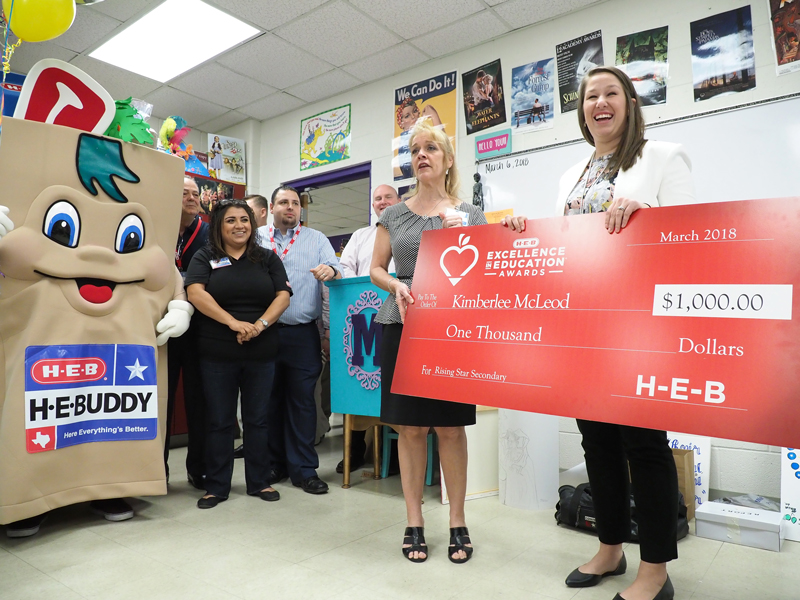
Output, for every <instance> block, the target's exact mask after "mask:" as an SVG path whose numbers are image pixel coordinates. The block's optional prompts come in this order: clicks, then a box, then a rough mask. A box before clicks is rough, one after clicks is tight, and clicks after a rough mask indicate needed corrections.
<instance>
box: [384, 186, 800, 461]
mask: <svg viewBox="0 0 800 600" xmlns="http://www.w3.org/2000/svg"><path fill="white" fill-rule="evenodd" d="M603 220H604V215H602V214H598V215H585V216H573V217H559V218H552V219H540V220H535V221H529V222H528V229H527V231H525V232H524V233H523V234H522V235H520V234H516V233H513V232H511V231H509V230H508V229H506V228H504V227H502V226H500V225H488V226H482V227H468V228H454V229H445V230H439V231H430V232H426V233H425V234H424V235H423V237H422V244H421V246H420V253H419V258H418V260H417V265H418V266H417V270H416V273H415V276H414V285H413V289H412V294H413V296H414V299H415V304H413V305H412V306H411V307H410V309H409V311H408V315H407V317H406V322H405V327H404V329H403V338H402V343H401V345H400V354H399V356H398V360H397V368H396V371H395V377H394V384H393V386H392V391H393V392H396V393H401V394H412V395H419V396H426V397H430V398H437V399H441V400H453V401H456V402H469V403H474V404H482V405H488V406H496V407H500V408H512V409H516V410H524V411H531V412H539V413H546V414H553V415H561V416H567V417H578V418H582V419H590V420H595V421H604V422H611V423H619V424H623V425H635V426H640V427H651V428H657V429H668V430H671V431H685V432H689V433H697V434H702V435H709V436H715V437H721V438H730V439H737V440H744V441H750V442H757V443H762V444H771V445H775V446H788V447H795V448H796V447H798V446H800V408H798V404H799V403H800V311H798V299H797V298H796V297H795V295H794V290H795V288H796V287H798V286H800V235H799V234H798V232H800V198H789V199H786V198H784V199H774V200H750V201H744V202H726V203H718V204H698V205H693V206H678V207H669V208H658V209H655V210H640V211H638V212H637V213H636V214H634V216H633V218H632V219H631V222H630V224H629V225H628V227H627V228H626V229H624V230H623V231H622V232H621V233H619V234H614V235H610V234H609V233H607V232H606V230H605V229H604V227H603ZM420 265H424V267H420ZM798 289H800V287H798Z"/></svg>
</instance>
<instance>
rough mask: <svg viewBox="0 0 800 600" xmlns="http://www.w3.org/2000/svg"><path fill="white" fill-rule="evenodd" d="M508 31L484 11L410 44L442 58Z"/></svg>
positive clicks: (492, 15) (489, 12)
mask: <svg viewBox="0 0 800 600" xmlns="http://www.w3.org/2000/svg"><path fill="white" fill-rule="evenodd" d="M508 31H509V29H508V27H506V26H505V25H504V24H503V23H502V22H501V21H500V19H498V18H497V17H496V16H495V15H494V14H493V13H492V12H491V11H488V10H485V11H483V12H479V13H478V14H476V15H473V16H471V17H467V18H466V19H464V20H463V21H459V22H458V23H454V24H453V25H449V26H448V27H445V28H444V29H440V30H438V31H434V32H433V33H429V34H427V35H423V36H421V37H418V38H416V39H414V40H411V43H412V44H414V45H415V46H417V47H419V48H420V49H421V50H422V51H423V52H427V53H428V54H430V55H431V56H444V55H445V54H452V53H454V52H457V51H458V50H463V49H464V48H469V47H472V46H477V45H478V44H480V43H481V42H485V41H486V40H490V39H492V38H494V37H497V36H499V35H502V34H504V33H507V32H508Z"/></svg>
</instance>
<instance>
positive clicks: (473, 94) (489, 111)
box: [461, 58, 506, 135]
mask: <svg viewBox="0 0 800 600" xmlns="http://www.w3.org/2000/svg"><path fill="white" fill-rule="evenodd" d="M461 89H462V91H463V93H464V120H465V121H466V125H467V135H469V134H470V133H476V132H478V131H483V130H484V129H488V128H489V127H494V126H495V125H500V124H501V123H505V122H506V102H505V94H504V93H503V71H502V69H501V67H500V59H499V58H498V59H497V60H495V61H494V62H490V63H489V64H487V65H483V66H482V67H478V68H477V69H473V70H472V71H467V72H466V73H464V74H463V75H461Z"/></svg>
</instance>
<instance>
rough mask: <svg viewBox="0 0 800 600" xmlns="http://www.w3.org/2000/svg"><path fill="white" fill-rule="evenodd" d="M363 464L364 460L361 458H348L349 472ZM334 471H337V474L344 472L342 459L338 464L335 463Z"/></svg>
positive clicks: (356, 469)
mask: <svg viewBox="0 0 800 600" xmlns="http://www.w3.org/2000/svg"><path fill="white" fill-rule="evenodd" d="M365 464H366V461H365V460H364V459H363V458H362V459H361V460H358V459H353V458H351V459H350V472H351V473H352V472H353V471H358V470H359V469H360V468H361V467H363V466H364V465H365ZM336 472H337V473H339V475H341V474H343V473H344V461H343V460H340V461H339V464H338V465H336Z"/></svg>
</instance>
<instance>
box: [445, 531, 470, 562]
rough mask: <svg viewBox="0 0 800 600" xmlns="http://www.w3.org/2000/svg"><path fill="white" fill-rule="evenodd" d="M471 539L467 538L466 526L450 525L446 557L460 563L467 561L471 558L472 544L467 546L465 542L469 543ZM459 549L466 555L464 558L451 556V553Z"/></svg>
mask: <svg viewBox="0 0 800 600" xmlns="http://www.w3.org/2000/svg"><path fill="white" fill-rule="evenodd" d="M471 543H472V540H471V539H469V529H467V528H466V527H451V528H450V546H449V547H448V548H447V558H449V559H450V562H452V563H456V564H461V563H465V562H467V561H468V560H469V559H470V558H472V551H473V548H472V546H467V545H466V544H471ZM459 550H463V551H464V553H465V554H466V555H467V557H466V558H453V554H455V553H456V552H458V551H459Z"/></svg>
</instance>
